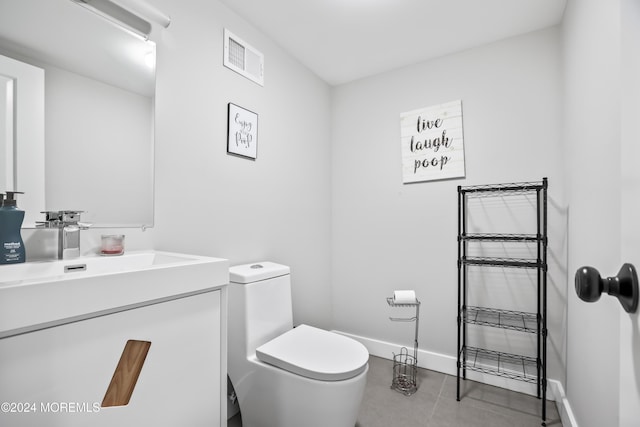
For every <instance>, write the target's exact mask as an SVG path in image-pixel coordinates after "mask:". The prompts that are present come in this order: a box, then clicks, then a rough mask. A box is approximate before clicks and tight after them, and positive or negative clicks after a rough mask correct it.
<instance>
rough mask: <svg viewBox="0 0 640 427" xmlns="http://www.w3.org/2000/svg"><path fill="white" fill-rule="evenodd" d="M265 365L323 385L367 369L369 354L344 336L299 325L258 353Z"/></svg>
mask: <svg viewBox="0 0 640 427" xmlns="http://www.w3.org/2000/svg"><path fill="white" fill-rule="evenodd" d="M256 356H257V357H258V359H259V360H261V361H262V362H265V363H268V364H270V365H274V366H277V367H278V368H281V369H284V370H286V371H289V372H292V373H294V374H297V375H301V376H304V377H307V378H312V379H316V380H322V381H340V380H346V379H349V378H353V377H355V376H357V375H358V374H360V373H361V372H363V371H364V370H365V369H366V366H367V361H368V360H369V352H368V351H367V349H366V347H365V346H364V345H362V344H361V343H359V342H358V341H356V340H354V339H352V338H348V337H345V336H343V335H340V334H337V333H333V332H329V331H325V330H323V329H318V328H314V327H313V326H308V325H300V326H298V327H297V328H294V329H291V330H289V331H287V332H285V333H284V334H282V335H280V336H279V337H276V338H274V339H273V340H271V341H269V342H267V343H266V344H263V345H261V346H260V347H258V348H257V349H256Z"/></svg>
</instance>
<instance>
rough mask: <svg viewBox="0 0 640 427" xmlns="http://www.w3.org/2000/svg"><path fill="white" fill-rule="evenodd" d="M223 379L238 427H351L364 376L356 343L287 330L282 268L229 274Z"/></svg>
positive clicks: (287, 288)
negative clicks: (236, 411) (226, 379)
mask: <svg viewBox="0 0 640 427" xmlns="http://www.w3.org/2000/svg"><path fill="white" fill-rule="evenodd" d="M229 272H230V276H231V280H230V281H231V283H230V285H229V293H228V295H229V309H228V313H229V314H228V322H229V329H228V348H229V350H228V373H229V378H230V379H231V382H232V384H233V387H234V389H235V392H236V395H237V398H238V403H239V404H240V412H241V414H242V425H243V427H301V426H304V427H354V426H355V424H356V420H357V417H358V411H359V408H360V403H361V402H362V396H363V394H364V387H365V384H366V381H367V371H368V370H369V365H368V363H367V362H368V360H369V353H368V351H367V349H366V348H365V347H364V346H363V345H362V344H361V343H359V342H358V341H355V340H353V339H351V338H348V337H345V336H343V335H339V334H336V333H333V332H329V331H325V330H322V329H318V328H314V327H311V326H307V325H300V326H298V327H296V328H293V320H292V310H291V281H290V275H289V267H287V266H284V265H280V264H275V263H272V262H260V263H255V264H246V265H238V266H234V267H231V268H230V270H229Z"/></svg>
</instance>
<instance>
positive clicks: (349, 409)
mask: <svg viewBox="0 0 640 427" xmlns="http://www.w3.org/2000/svg"><path fill="white" fill-rule="evenodd" d="M249 365H250V366H251V369H249V372H246V373H245V375H243V376H242V377H241V378H235V379H234V378H233V377H232V378H231V380H232V381H234V387H235V390H236V394H237V396H238V402H239V403H240V413H241V414H242V425H243V427H300V426H305V427H327V426H331V427H354V426H355V424H356V421H357V418H358V412H359V410H360V404H361V403H362V397H363V395H364V388H365V385H366V382H367V372H368V370H369V365H367V366H366V369H365V370H364V371H363V372H361V373H360V374H359V375H357V376H355V377H353V378H349V379H347V380H342V381H320V380H314V379H311V378H306V377H302V376H299V375H295V374H292V373H290V372H288V371H284V370H282V369H279V368H276V367H274V366H271V365H268V364H266V363H263V362H261V361H259V360H258V359H257V358H255V357H253V358H251V359H250V363H249Z"/></svg>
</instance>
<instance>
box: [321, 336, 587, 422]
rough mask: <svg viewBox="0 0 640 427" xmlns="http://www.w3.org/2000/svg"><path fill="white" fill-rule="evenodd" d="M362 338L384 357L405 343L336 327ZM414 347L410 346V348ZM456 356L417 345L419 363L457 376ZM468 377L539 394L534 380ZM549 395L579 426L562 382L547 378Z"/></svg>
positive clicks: (476, 374)
mask: <svg viewBox="0 0 640 427" xmlns="http://www.w3.org/2000/svg"><path fill="white" fill-rule="evenodd" d="M333 332H336V333H338V334H342V335H345V336H348V337H351V338H353V339H355V340H356V341H359V342H361V343H362V344H363V345H364V346H365V347H366V348H367V350H368V351H369V354H371V355H373V356H377V357H382V358H383V359H389V360H392V359H393V354H394V353H398V352H399V351H400V348H401V347H402V346H401V345H400V344H395V343H390V342H387V341H380V340H376V339H373V338H367V337H362V336H359V335H353V334H349V333H346V332H342V331H335V330H334V331H333ZM410 350H411V349H410ZM456 362H457V360H456V358H455V357H454V356H450V355H448V354H441V353H434V352H432V351H427V350H422V349H418V366H419V367H421V368H424V369H429V370H432V371H437V372H442V373H444V374H448V375H452V376H456V375H457V369H456ZM467 378H468V379H470V380H473V381H478V382H481V383H484V384H489V385H494V386H497V387H502V388H506V389H507V390H512V391H516V392H519V393H525V394H529V395H532V396H536V395H537V387H536V385H535V384H529V383H525V382H522V381H516V380H510V379H508V378H501V377H496V376H494V375H487V374H482V373H480V372H472V371H467ZM547 399H548V400H553V401H555V402H556V405H557V407H558V412H559V413H560V420H561V421H562V425H563V427H578V423H577V422H576V419H575V417H574V416H573V412H572V411H571V406H570V405H569V401H568V400H567V396H566V395H565V392H564V387H563V385H562V383H561V382H560V381H558V380H553V379H549V380H548V381H547Z"/></svg>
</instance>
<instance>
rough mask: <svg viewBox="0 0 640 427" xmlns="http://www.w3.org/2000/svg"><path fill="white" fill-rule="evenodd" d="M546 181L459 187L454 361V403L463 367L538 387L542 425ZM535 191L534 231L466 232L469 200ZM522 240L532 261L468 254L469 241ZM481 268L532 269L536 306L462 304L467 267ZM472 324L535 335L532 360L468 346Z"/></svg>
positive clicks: (544, 340)
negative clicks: (519, 308)
mask: <svg viewBox="0 0 640 427" xmlns="http://www.w3.org/2000/svg"><path fill="white" fill-rule="evenodd" d="M547 187H548V181H547V178H543V179H542V181H541V182H521V183H513V184H497V185H477V186H468V187H462V186H458V317H457V320H458V351H457V355H458V362H457V400H458V401H459V400H460V379H461V378H462V379H466V378H467V369H468V370H471V371H477V372H482V373H485V374H491V375H497V376H500V377H504V378H509V379H513V380H518V381H524V382H528V383H533V384H536V385H537V393H538V398H541V399H542V425H543V426H544V425H546V417H547V407H546V402H547V399H546V398H547V393H546V390H547ZM527 193H535V195H536V209H537V214H536V233H535V234H495V233H488V234H484V233H468V232H467V216H468V212H467V200H468V198H470V197H490V196H496V195H498V196H508V195H515V194H527ZM482 241H493V242H522V243H530V244H535V245H536V248H537V250H536V258H535V259H521V258H488V257H477V256H468V249H469V245H470V244H472V243H473V242H482ZM470 265H475V266H481V267H512V268H527V269H535V270H536V271H537V307H536V311H535V312H520V311H512V310H504V309H499V308H488V307H476V306H469V305H468V304H467V290H468V286H469V283H468V282H469V280H468V275H467V268H468V266H470ZM469 324H474V325H480V326H489V327H496V328H503V329H509V330H514V331H519V332H524V333H533V334H536V336H537V355H536V356H535V357H530V356H523V355H517V354H509V353H503V352H498V351H493V350H489V349H482V348H475V347H470V346H468V345H467V325H469Z"/></svg>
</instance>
